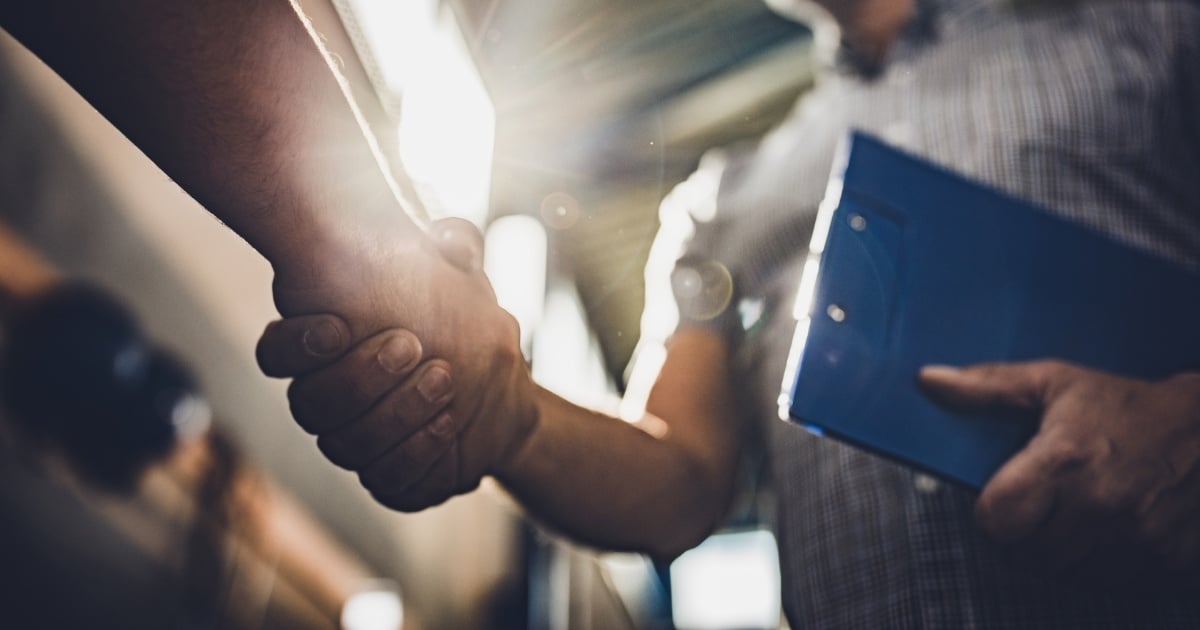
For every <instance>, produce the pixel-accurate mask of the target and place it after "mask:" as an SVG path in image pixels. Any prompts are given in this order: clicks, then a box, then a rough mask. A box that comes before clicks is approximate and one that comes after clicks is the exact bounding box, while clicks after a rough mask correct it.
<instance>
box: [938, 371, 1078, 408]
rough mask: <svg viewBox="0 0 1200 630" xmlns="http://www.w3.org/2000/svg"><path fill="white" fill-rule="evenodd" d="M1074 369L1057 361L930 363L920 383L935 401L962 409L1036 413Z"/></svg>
mask: <svg viewBox="0 0 1200 630" xmlns="http://www.w3.org/2000/svg"><path fill="white" fill-rule="evenodd" d="M1070 370H1071V368H1070V367H1069V366H1067V365H1065V364H1062V363H1059V362H1056V361H1035V362H1031V363H985V364H980V365H974V366H969V367H965V368H954V367H949V366H945V365H929V366H925V367H923V368H921V373H920V375H919V376H918V384H919V385H920V387H921V389H922V390H924V391H925V393H926V394H927V395H929V397H930V398H932V399H933V400H934V401H935V402H937V403H939V404H941V405H944V406H946V407H950V408H956V409H962V410H976V411H977V410H996V411H1026V412H1036V411H1040V410H1041V409H1043V408H1044V407H1045V406H1046V404H1047V402H1048V401H1049V399H1050V397H1051V394H1052V393H1053V392H1054V391H1056V390H1057V388H1058V386H1059V384H1061V383H1062V382H1063V381H1064V380H1065V379H1067V378H1069V377H1070Z"/></svg>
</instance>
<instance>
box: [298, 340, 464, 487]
mask: <svg viewBox="0 0 1200 630" xmlns="http://www.w3.org/2000/svg"><path fill="white" fill-rule="evenodd" d="M452 389H453V383H452V381H451V378H450V372H449V370H448V369H447V366H446V365H445V363H444V362H442V361H437V360H434V361H430V362H429V363H426V364H424V365H422V366H420V367H419V368H417V370H416V371H415V372H414V373H413V375H412V377H410V378H409V379H407V380H406V381H405V382H404V383H403V384H402V385H400V386H399V387H397V388H395V389H393V390H392V391H391V392H389V393H388V394H387V395H386V396H385V397H384V398H383V399H382V400H380V401H379V403H377V404H376V405H375V406H373V407H371V409H369V410H368V411H367V412H366V413H365V414H363V415H362V416H361V417H358V418H355V419H354V420H352V421H350V422H347V423H346V424H344V425H343V426H341V427H339V428H338V429H336V430H334V431H331V432H329V433H325V434H323V435H321V437H320V438H318V440H317V446H318V447H320V449H321V452H322V453H324V454H325V457H326V458H328V459H329V461H331V462H333V463H334V464H337V465H338V466H341V467H342V468H346V469H348V470H362V469H364V468H367V467H368V466H369V465H370V464H372V463H373V462H375V460H377V459H379V457H380V456H382V455H383V454H384V453H386V452H387V451H388V450H390V449H391V448H392V447H393V446H395V445H397V444H399V443H400V442H402V441H404V440H406V439H408V437H409V436H411V435H412V434H413V433H415V432H416V431H417V430H418V429H420V428H421V427H422V426H424V425H425V424H427V423H428V422H430V421H431V420H433V419H435V416H436V414H437V413H438V412H440V411H442V410H443V409H445V407H446V405H447V403H449V401H450V399H451V398H452V397H453V393H452Z"/></svg>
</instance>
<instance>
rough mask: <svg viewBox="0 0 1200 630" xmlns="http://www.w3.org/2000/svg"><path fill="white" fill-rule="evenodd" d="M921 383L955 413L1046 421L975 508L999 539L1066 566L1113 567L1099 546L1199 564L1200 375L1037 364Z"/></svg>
mask: <svg viewBox="0 0 1200 630" xmlns="http://www.w3.org/2000/svg"><path fill="white" fill-rule="evenodd" d="M920 383H921V385H922V387H923V388H924V389H925V390H926V391H927V392H928V393H929V394H930V395H931V396H932V397H933V398H935V399H936V400H938V401H939V402H941V403H943V404H946V405H948V406H951V407H954V408H958V409H965V410H975V411H987V410H1004V411H1018V412H1027V413H1029V414H1036V415H1037V417H1040V419H1041V420H1040V427H1039V429H1038V432H1037V434H1036V435H1035V436H1034V437H1033V439H1032V440H1031V441H1030V442H1029V444H1028V445H1027V446H1026V447H1025V448H1024V449H1022V450H1021V451H1020V452H1019V453H1017V454H1016V455H1015V456H1013V458H1012V459H1011V460H1009V461H1008V463H1006V464H1005V465H1004V466H1003V467H1001V468H1000V470H999V471H997V473H996V474H995V476H994V477H992V479H991V481H989V482H988V484H987V486H986V487H985V488H984V490H983V493H982V494H981V495H980V497H979V500H978V502H977V504H976V517H977V520H978V522H979V524H980V526H981V527H982V528H983V529H984V530H985V531H986V532H987V533H989V534H990V535H991V536H992V537H994V538H995V539H996V540H998V541H1001V542H1005V543H1025V544H1028V545H1030V546H1031V547H1032V548H1033V549H1034V550H1036V551H1037V553H1038V554H1040V555H1044V556H1045V557H1047V558H1048V559H1049V561H1050V563H1051V564H1052V565H1054V566H1056V567H1058V568H1062V569H1067V568H1071V567H1079V566H1081V565H1086V566H1091V565H1094V564H1095V563H1096V562H1099V563H1100V564H1105V563H1104V559H1103V558H1096V557H1095V556H1096V555H1097V552H1099V551H1100V550H1101V549H1102V548H1105V549H1107V550H1113V549H1119V550H1124V551H1130V550H1132V551H1134V552H1136V554H1137V555H1138V556H1143V557H1144V556H1146V555H1148V556H1150V559H1151V561H1152V562H1153V563H1154V564H1160V565H1165V566H1167V567H1169V568H1173V569H1178V570H1186V569H1190V568H1194V567H1195V566H1196V564H1197V560H1198V558H1200V374H1182V375H1179V376H1176V377H1174V378H1171V379H1168V380H1165V381H1161V382H1146V381H1140V380H1135V379H1130V378H1123V377H1120V376H1115V375H1111V374H1106V373H1102V372H1097V371H1093V370H1088V369H1085V368H1082V367H1077V366H1074V365H1069V364H1066V363H1061V362H1057V361H1037V362H1032V363H1009V364H991V365H979V366H973V367H968V368H964V369H961V370H957V369H953V368H947V367H941V366H936V367H926V368H925V369H923V370H922V371H921V375H920ZM1129 547H1132V549H1129ZM1117 555H1121V554H1119V553H1118V554H1117Z"/></svg>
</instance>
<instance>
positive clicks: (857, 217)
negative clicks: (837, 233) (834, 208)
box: [850, 212, 867, 232]
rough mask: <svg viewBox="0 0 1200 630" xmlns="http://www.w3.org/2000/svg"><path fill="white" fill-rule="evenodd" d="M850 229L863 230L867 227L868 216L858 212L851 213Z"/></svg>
mask: <svg viewBox="0 0 1200 630" xmlns="http://www.w3.org/2000/svg"><path fill="white" fill-rule="evenodd" d="M850 229H852V230H854V231H855V232H862V231H863V230H865V229H867V218H866V217H864V216H863V215H861V214H858V213H857V212H856V213H854V214H851V215H850Z"/></svg>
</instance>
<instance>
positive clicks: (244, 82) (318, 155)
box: [0, 0, 413, 278]
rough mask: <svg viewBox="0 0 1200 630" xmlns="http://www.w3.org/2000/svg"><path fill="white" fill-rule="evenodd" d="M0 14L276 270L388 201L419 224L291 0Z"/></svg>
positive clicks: (133, 0)
mask: <svg viewBox="0 0 1200 630" xmlns="http://www.w3.org/2000/svg"><path fill="white" fill-rule="evenodd" d="M0 25H2V26H3V27H4V28H5V29H7V30H8V31H9V32H11V33H12V34H13V35H14V36H15V37H16V38H17V39H19V40H20V41H21V42H22V43H23V44H25V45H26V46H27V47H29V48H30V49H31V50H32V51H33V52H34V53H36V54H37V55H38V56H39V57H41V58H42V59H43V60H44V61H45V62H46V63H47V64H48V65H50V66H51V67H52V68H54V70H55V71H57V72H58V73H59V74H60V75H61V76H62V77H63V78H64V79H66V80H67V81H68V82H69V83H70V84H71V85H72V86H73V87H75V89H76V90H78V91H79V92H80V93H81V94H82V95H83V96H84V97H85V98H86V99H87V100H88V101H89V102H91V103H92V104H93V105H94V106H95V107H96V108H97V109H98V110H99V111H100V112H101V113H102V114H104V115H105V116H106V117H107V118H108V119H109V120H110V121H112V122H113V124H114V125H116V126H117V127H118V128H119V129H120V130H121V131H122V132H123V133H125V135H127V136H128V137H129V138H130V139H131V140H133V142H134V143H135V144H137V145H138V146H139V147H140V148H141V149H142V150H143V151H145V152H146V154H147V155H149V156H150V157H151V158H152V159H153V160H154V161H155V162H156V163H157V164H158V165H159V166H160V167H161V168H162V169H163V170H164V171H166V172H167V174H168V175H170V176H171V177H172V178H174V179H175V180H176V181H177V182H178V183H179V184H180V185H181V186H183V188H184V189H185V190H187V191H188V192H189V193H190V194H191V195H192V196H194V197H195V198H196V199H197V200H198V201H200V202H201V203H202V204H203V205H204V206H205V207H206V208H208V209H209V210H210V211H211V212H212V213H213V214H214V215H216V216H217V217H218V218H219V219H221V220H222V221H224V222H225V223H226V224H228V225H229V226H230V227H231V228H233V230H234V231H235V232H237V233H238V234H240V235H241V236H242V237H244V238H245V239H246V240H247V241H249V242H250V244H251V245H253V246H254V247H255V248H256V249H258V250H259V251H260V252H262V253H263V255H264V256H266V257H267V258H268V259H269V260H270V261H271V262H272V264H273V265H274V266H275V268H276V270H277V272H284V273H286V274H288V275H296V276H298V277H303V278H308V277H311V276H313V275H314V274H315V273H317V272H318V270H315V269H313V268H312V265H314V264H315V263H314V260H316V259H317V258H318V257H319V256H314V255H313V254H314V252H317V253H320V252H324V251H326V250H330V251H332V250H335V249H336V248H338V247H341V246H342V243H344V242H349V241H352V240H353V239H354V238H355V235H354V234H353V232H355V231H363V230H367V229H370V228H368V227H367V226H372V225H373V224H377V223H378V220H377V217H379V216H381V215H383V216H386V217H387V220H388V223H387V225H388V227H389V229H390V230H404V229H407V230H409V231H412V230H413V226H412V224H411V223H410V222H408V221H405V220H404V219H403V214H402V211H401V208H400V206H399V204H398V202H397V200H396V196H395V195H394V194H393V190H392V187H391V185H390V182H389V180H388V178H387V176H386V175H385V172H384V171H383V170H381V169H380V166H379V162H378V160H377V155H376V152H375V151H373V150H372V146H371V144H370V143H369V142H368V141H367V140H366V138H365V137H364V134H363V130H362V128H361V127H360V125H359V121H358V119H357V118H356V116H355V114H354V112H353V110H352V108H351V107H350V106H349V105H348V102H347V99H346V97H345V96H344V94H343V91H342V89H341V86H340V85H339V83H338V81H337V79H336V78H335V75H334V73H333V72H331V70H330V67H329V65H328V64H327V63H326V59H325V57H324V56H323V54H322V53H321V51H320V49H319V48H318V47H317V45H316V44H315V42H314V40H313V37H312V36H311V35H310V33H309V31H308V30H307V29H306V28H305V24H304V22H302V20H301V19H300V18H299V16H298V14H297V12H296V10H295V9H294V8H293V6H292V4H290V3H289V2H288V0H206V1H204V2H161V1H157V0H116V1H112V2H90V1H87V0H56V1H51V0H32V1H20V2H6V3H3V4H0Z"/></svg>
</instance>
